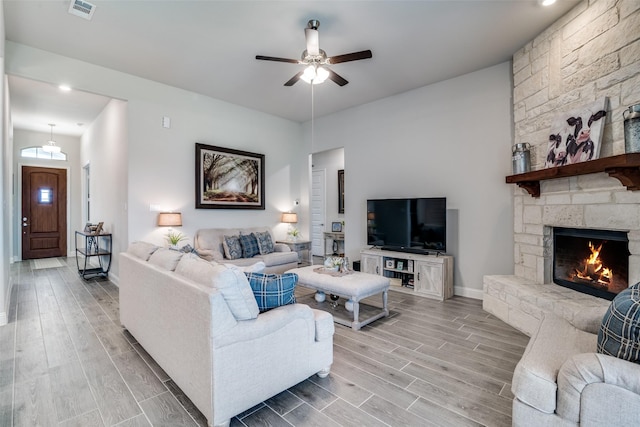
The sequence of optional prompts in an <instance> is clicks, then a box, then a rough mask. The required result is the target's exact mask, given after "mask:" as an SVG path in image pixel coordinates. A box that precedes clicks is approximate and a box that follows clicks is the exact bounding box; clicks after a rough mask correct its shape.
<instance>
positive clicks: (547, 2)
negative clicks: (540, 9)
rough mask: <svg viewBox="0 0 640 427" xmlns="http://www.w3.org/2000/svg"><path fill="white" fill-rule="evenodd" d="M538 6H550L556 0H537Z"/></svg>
mask: <svg viewBox="0 0 640 427" xmlns="http://www.w3.org/2000/svg"><path fill="white" fill-rule="evenodd" d="M539 1H540V4H541V5H543V6H551V5H552V4H554V3H555V2H556V0H539Z"/></svg>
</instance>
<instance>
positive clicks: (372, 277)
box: [287, 265, 389, 331]
mask: <svg viewBox="0 0 640 427" xmlns="http://www.w3.org/2000/svg"><path fill="white" fill-rule="evenodd" d="M322 268H323V267H321V266H318V265H310V266H307V267H301V268H294V269H291V270H288V271H287V273H296V274H297V275H298V283H299V284H300V285H302V286H304V287H307V288H311V289H315V290H316V291H322V292H325V293H328V294H334V295H339V296H341V297H346V298H349V300H350V301H351V302H352V303H353V317H352V318H350V319H347V320H345V319H342V318H340V317H339V316H336V315H334V316H333V319H334V321H335V322H336V323H339V324H341V325H345V326H350V327H351V328H353V329H354V330H356V331H357V330H359V329H360V328H361V327H363V326H365V325H368V324H369V323H371V322H373V321H374V320H377V319H380V318H381V317H386V316H388V315H389V309H388V307H387V293H388V291H389V279H388V278H387V277H383V276H378V275H376V274H369V273H361V272H359V271H353V272H349V273H348V274H343V275H337V274H330V273H328V274H327V273H323V272H322ZM377 294H381V295H382V309H381V310H375V312H374V313H372V315H371V316H369V317H367V318H366V319H363V320H360V319H359V316H360V301H361V300H362V299H363V298H366V297H370V296H372V295H377Z"/></svg>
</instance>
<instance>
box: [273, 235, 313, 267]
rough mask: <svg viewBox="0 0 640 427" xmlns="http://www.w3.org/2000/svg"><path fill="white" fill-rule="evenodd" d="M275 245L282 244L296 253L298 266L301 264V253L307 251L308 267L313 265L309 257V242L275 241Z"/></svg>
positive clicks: (310, 256)
mask: <svg viewBox="0 0 640 427" xmlns="http://www.w3.org/2000/svg"><path fill="white" fill-rule="evenodd" d="M276 243H283V244H285V245H287V246H289V249H291V250H292V251H294V252H297V253H298V264H301V263H302V251H307V262H308V263H309V265H311V264H313V258H312V255H311V240H296V241H295V242H294V241H293V240H277V241H276Z"/></svg>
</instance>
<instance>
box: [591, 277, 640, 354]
mask: <svg viewBox="0 0 640 427" xmlns="http://www.w3.org/2000/svg"><path fill="white" fill-rule="evenodd" d="M597 351H598V353H602V354H608V355H609V356H615V357H619V358H620V359H624V360H628V361H630V362H635V363H640V283H636V284H635V285H633V286H632V287H630V288H627V289H625V290H624V291H622V292H620V293H619V294H618V295H616V297H615V298H614V299H613V301H611V305H610V306H609V309H608V310H607V312H606V313H605V315H604V318H603V319H602V325H601V326H600V330H599V331H598V348H597Z"/></svg>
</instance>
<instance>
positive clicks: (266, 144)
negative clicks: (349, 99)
mask: <svg viewBox="0 0 640 427" xmlns="http://www.w3.org/2000/svg"><path fill="white" fill-rule="evenodd" d="M6 47H7V58H8V60H7V70H6V72H7V73H10V74H15V75H17V76H21V77H25V78H31V79H35V80H40V81H45V82H51V83H59V82H61V81H64V82H67V83H69V84H70V85H71V86H72V87H74V88H77V89H80V90H85V91H88V92H93V93H98V94H101V95H106V96H110V97H112V98H116V99H120V100H126V101H127V108H126V110H127V111H126V122H127V124H126V126H127V129H126V135H124V136H123V135H122V131H121V129H117V130H114V129H112V128H111V127H110V126H107V125H106V124H105V125H104V126H103V125H100V129H101V130H100V134H104V133H107V132H115V134H116V135H119V136H116V137H112V136H104V135H103V136H97V135H96V138H98V139H97V140H99V141H102V140H103V138H104V141H108V143H109V144H112V143H113V144H116V145H117V146H118V147H119V148H118V149H117V150H121V148H122V146H121V145H119V144H120V143H117V142H116V140H115V139H116V138H124V137H126V140H127V141H126V144H127V149H126V153H124V151H118V152H117V153H109V154H108V155H109V159H110V162H111V164H110V165H109V166H108V169H109V170H108V171H106V172H105V173H107V174H108V178H107V179H112V180H113V187H111V188H110V191H112V193H109V195H107V193H105V192H103V194H100V193H98V194H93V195H92V199H93V203H94V204H96V206H102V207H103V208H104V209H112V211H110V212H109V213H107V212H106V211H104V217H105V218H106V217H107V216H111V215H113V217H114V219H113V221H114V231H115V232H116V233H118V234H119V235H118V239H120V240H121V243H122V245H121V246H122V247H121V248H119V249H124V240H123V239H126V240H128V242H131V241H134V240H148V241H151V242H155V243H158V244H163V243H164V240H163V234H164V232H165V231H164V230H160V229H159V228H158V227H156V225H155V224H156V220H157V212H150V209H149V208H150V205H152V204H153V205H159V206H160V207H161V208H162V209H167V210H176V211H181V212H182V213H183V224H184V226H183V227H182V229H181V230H180V231H182V232H183V233H185V234H187V235H188V237H189V238H192V237H193V234H194V232H195V231H196V230H197V229H199V228H204V227H231V226H238V227H242V226H249V225H273V226H275V232H276V237H277V238H284V237H285V236H286V225H285V224H280V223H279V220H280V212H282V211H286V210H289V209H290V207H291V205H292V203H293V200H295V199H300V200H301V201H302V203H308V198H303V197H302V195H303V194H304V192H305V191H306V190H307V188H308V173H307V171H308V169H307V168H308V157H307V156H308V154H309V149H308V146H306V145H305V143H304V141H303V138H302V128H301V125H300V124H299V123H295V122H292V121H288V120H284V119H282V118H278V117H275V116H271V115H268V114H264V113H261V112H257V111H254V110H250V109H247V108H244V107H240V106H237V105H233V104H229V103H226V102H223V101H219V100H216V99H213V98H209V97H206V96H202V95H198V94H196V93H193V92H188V91H184V90H181V89H177V88H173V87H170V86H166V85H163V84H159V83H156V82H152V81H150V80H145V79H142V78H138V77H134V76H131V75H128V74H124V73H120V72H117V71H114V70H110V69H107V68H104V67H99V66H95V65H92V64H88V63H86V62H82V61H77V60H74V59H70V58H66V57H62V56H59V55H55V54H52V53H49V52H45V51H42V50H38V49H33V48H30V47H28V46H24V45H20V44H16V43H13V42H7V46H6ZM163 116H167V117H170V118H171V128H170V129H165V128H163V127H162V126H161V123H162V117H163ZM105 123H107V122H106V121H105ZM95 131H96V133H97V128H96V129H95ZM92 138H93V137H92ZM196 142H200V143H205V144H210V145H219V146H222V147H228V148H235V149H240V150H244V151H250V152H255V153H260V154H264V155H265V175H266V176H265V181H266V183H265V184H266V186H265V199H266V209H265V210H219V209H195V187H194V186H195V143H196ZM83 155H84V153H83ZM123 156H125V157H126V158H127V159H128V160H127V165H126V175H127V176H126V178H124V174H123V173H122V172H121V171H122V170H123V169H122V167H121V166H122V165H121V164H118V163H117V162H118V161H120V160H121V159H122V157H123ZM94 161H96V160H95V159H91V163H92V179H95V177H96V173H95V171H94V170H93V162H94ZM106 168H107V165H105V169H106ZM101 175H102V174H101ZM121 179H126V186H124V187H125V190H124V191H123V189H122V187H123V184H122V183H121V182H120V180H121ZM105 191H106V190H105ZM107 206H111V207H109V208H108V207H107ZM125 211H126V212H127V224H126V231H125V230H115V228H116V227H120V226H118V224H117V220H116V218H118V217H119V216H120V215H121V214H122V212H125ZM303 211H304V212H305V213H306V212H307V207H306V206H305V205H301V212H303ZM96 215H99V213H96ZM92 216H93V215H92ZM96 219H98V217H97V216H96ZM302 220H303V221H306V219H305V218H302ZM125 233H126V234H127V237H124V234H125ZM114 237H115V236H114ZM128 242H127V243H128ZM111 276H113V277H114V279H115V280H117V276H118V271H117V266H116V268H114V269H113V270H112V274H111Z"/></svg>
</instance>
